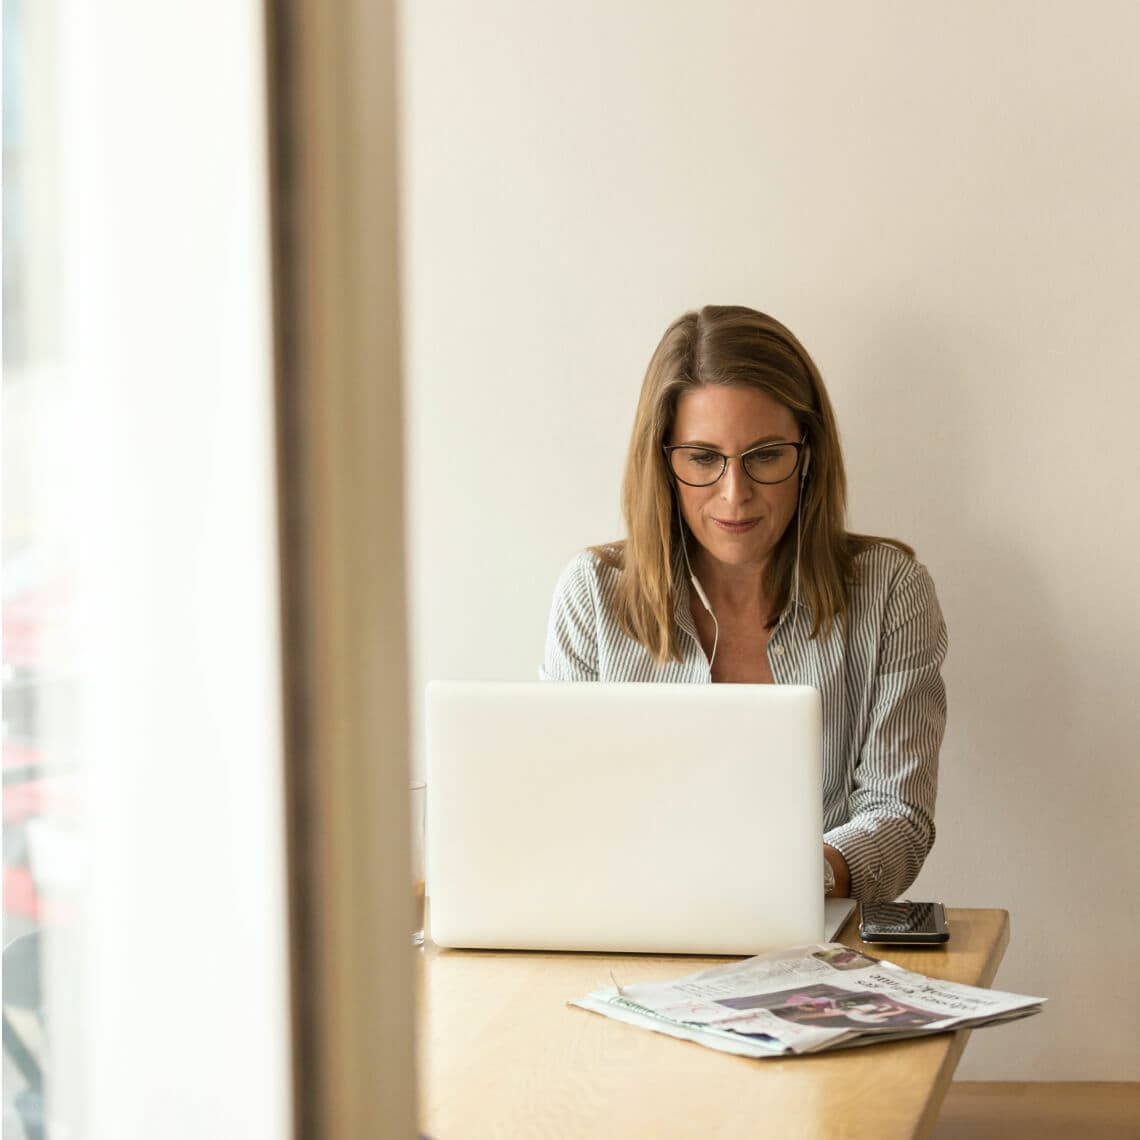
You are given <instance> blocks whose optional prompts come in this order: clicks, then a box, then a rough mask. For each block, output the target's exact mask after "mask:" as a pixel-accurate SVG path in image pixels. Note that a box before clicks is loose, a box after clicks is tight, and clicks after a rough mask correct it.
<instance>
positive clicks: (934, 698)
mask: <svg viewBox="0 0 1140 1140" xmlns="http://www.w3.org/2000/svg"><path fill="white" fill-rule="evenodd" d="M854 566H855V578H854V581H853V584H852V592H851V608H850V610H849V611H848V614H847V620H846V621H845V622H843V623H840V622H835V623H834V624H833V626H832V630H831V633H830V634H829V635H828V636H826V637H823V636H821V637H819V638H817V639H815V640H812V638H811V637H810V636H809V634H810V632H811V614H810V611H809V609H808V607H807V605H806V604H805V603H803V602H801V603H799V606H798V607H797V606H796V604H795V603H792V602H789V604H788V606H787V608H786V609H785V610H784V612H783V614H782V615H781V616H780V620H779V621H778V622H777V624H776V626H775V628H774V629H773V630H772V631H771V637H770V640H769V642H768V664H769V666H770V667H771V670H772V676H773V678H774V679H775V681H776V683H777V684H781V685H790V684H801V685H813V686H814V687H815V688H817V689H818V690H819V691H820V694H821V696H822V698H823V702H822V703H823V826H824V836H823V839H824V842H825V843H828V844H830V845H831V846H832V847H834V848H835V849H836V850H837V851H839V853H840V854H841V855H842V856H843V857H844V859H846V861H847V866H848V867H849V868H850V871H851V896H852V897H853V898H857V899H892V898H896V897H898V896H899V895H901V894H902V893H903V891H905V890H906V889H907V887H909V886H910V884H911V883H913V882H914V880H915V878H916V877H917V875H918V872H919V870H920V869H921V867H922V863H923V860H924V859H925V858H926V856H927V853H928V852H929V851H930V848H931V846H932V845H933V843H934V799H935V792H936V789H937V783H938V750H939V747H940V746H941V743H942V734H943V731H944V729H945V727H946V689H945V686H944V684H943V682H942V675H941V666H942V661H943V659H944V658H945V656H946V626H945V623H944V622H943V620H942V612H941V610H940V609H939V607H938V599H937V597H936V596H935V593H934V583H933V582H932V581H931V578H930V575H929V573H928V572H927V570H926V568H925V567H924V566H923V565H922V564H921V563H919V562H916V561H915V560H914V559H912V558H910V557H908V556H907V555H906V554H905V553H903V552H902V551H901V550H899V549H897V548H896V547H894V546H890V545H888V544H885V543H880V544H877V545H875V546H872V547H869V548H868V549H867V550H864V551H863V552H862V553H861V554H859V555H858V556H857V557H856V559H855V564H854ZM620 574H621V571H620V570H619V569H617V568H615V567H611V566H607V565H606V564H605V563H604V562H602V561H601V560H600V559H599V558H598V557H597V556H596V555H595V554H592V553H591V552H589V551H586V552H584V553H582V554H579V555H578V557H577V558H575V559H574V561H573V562H571V563H570V565H569V566H568V567H567V568H566V570H565V571H564V572H563V574H562V577H561V578H560V579H559V581H558V586H557V588H556V589H555V593H554V604H553V607H552V609H551V614H550V623H549V627H548V630H547V637H546V653H545V658H544V661H543V665H542V668H541V670H540V671H539V676H540V677H542V678H543V680H551V681H670V682H689V683H692V684H709V683H711V681H712V672H711V669H710V667H709V661H708V658H707V656H706V655H705V652H704V650H703V648H702V647H701V643H700V640H699V639H698V637H697V631H696V627H695V625H694V624H693V618H692V613H691V610H690V608H689V587H688V584H687V582H686V581H685V579H684V576H683V575H680V574H678V575H676V581H677V582H678V583H679V585H678V587H677V592H676V594H675V604H674V616H675V619H676V622H677V628H678V634H679V638H678V640H679V643H680V649H681V653H682V656H683V660H682V661H680V662H677V661H673V660H668V661H664V662H659V661H655V660H654V659H653V656H652V654H651V653H650V652H649V651H648V650H647V649H646V648H645V647H644V646H643V645H641V644H640V643H639V642H637V641H635V640H634V639H633V638H631V637H629V636H628V635H627V634H625V633H623V632H622V630H621V628H620V627H619V626H618V623H617V620H616V617H615V614H614V605H613V597H614V587H615V585H616V583H617V580H618V577H619V575H620Z"/></svg>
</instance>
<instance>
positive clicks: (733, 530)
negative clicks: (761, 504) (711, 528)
mask: <svg viewBox="0 0 1140 1140" xmlns="http://www.w3.org/2000/svg"><path fill="white" fill-rule="evenodd" d="M759 521H760V520H759V519H717V518H714V519H713V522H714V523H715V524H716V525H717V526H718V527H720V529H721V530H723V531H725V532H726V533H728V534H744V533H745V532H746V531H750V530H751V529H752V528H753V527H754V526H756V524H757V523H758V522H759Z"/></svg>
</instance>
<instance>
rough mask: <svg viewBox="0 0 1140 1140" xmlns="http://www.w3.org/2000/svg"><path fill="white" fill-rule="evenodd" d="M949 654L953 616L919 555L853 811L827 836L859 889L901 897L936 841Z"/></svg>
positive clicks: (895, 616)
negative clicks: (948, 619)
mask: <svg viewBox="0 0 1140 1140" xmlns="http://www.w3.org/2000/svg"><path fill="white" fill-rule="evenodd" d="M945 656H946V625H945V623H944V622H943V620H942V611H941V609H940V608H939V606H938V598H937V596H936V595H935V592H934V583H933V582H932V581H931V579H930V575H929V574H928V573H927V571H926V568H925V567H924V566H922V565H921V564H920V563H918V562H912V563H910V564H909V566H908V567H907V569H906V571H905V572H904V573H903V574H902V575H901V576H900V579H899V581H898V583H897V584H896V585H895V587H894V588H893V589H892V591H891V594H890V597H889V598H888V599H887V603H886V606H885V610H884V616H883V624H882V634H881V637H880V641H879V655H878V670H877V674H876V679H875V687H874V694H873V697H872V708H871V715H870V725H869V728H868V731H867V735H866V738H865V739H864V741H863V745H862V748H861V750H860V757H859V762H858V764H857V765H856V768H855V784H854V787H853V788H852V789H851V793H850V796H849V801H848V802H849V805H850V817H849V819H848V821H847V822H846V823H844V824H841V825H840V826H839V827H836V828H833V829H832V830H831V831H829V832H828V833H827V834H826V835H825V836H824V842H825V843H826V844H828V845H829V846H831V847H832V848H833V849H834V850H835V851H836V852H837V853H838V854H839V855H840V856H842V860H843V862H844V863H845V864H846V867H847V869H848V871H849V873H850V882H849V885H848V890H849V893H850V897H852V898H859V899H893V898H897V897H898V896H899V895H901V894H902V893H903V892H904V891H905V890H906V889H907V887H909V886H910V884H911V883H913V882H914V880H915V879H916V878H917V876H918V872H919V870H920V869H921V867H922V864H923V861H924V860H925V858H926V856H927V854H928V853H929V851H930V848H931V847H932V846H933V844H934V834H935V832H934V799H935V792H936V790H937V784H938V751H939V748H940V747H941V745H942V736H943V733H944V731H945V728H946V688H945V685H944V684H943V682H942V674H941V668H942V662H943V659H944V658H945ZM836 876H837V878H838V876H839V870H838V868H837V870H836ZM837 893H838V884H837Z"/></svg>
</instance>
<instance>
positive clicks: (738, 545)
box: [666, 384, 801, 567]
mask: <svg viewBox="0 0 1140 1140" xmlns="http://www.w3.org/2000/svg"><path fill="white" fill-rule="evenodd" d="M799 438H800V432H799V430H798V428H797V426H796V420H795V417H794V416H793V415H792V413H791V412H790V411H789V410H788V408H786V407H785V406H784V405H783V404H781V403H779V402H778V401H776V400H774V399H772V397H771V396H768V395H767V394H765V393H764V392H760V391H758V390H757V389H755V388H743V387H741V388H730V387H726V386H724V385H721V384H706V385H702V386H700V387H697V388H690V389H689V390H688V391H687V392H685V393H684V394H683V395H682V396H681V397H680V399H679V400H678V401H677V414H676V417H675V419H674V421H673V430H672V432H671V433H670V437H669V439H667V440H666V442H667V443H670V444H695V445H698V446H701V447H708V448H710V449H712V450H714V451H720V452H723V453H724V454H725V455H740V454H742V453H743V452H746V451H750V450H751V449H752V448H754V447H759V446H760V445H761V444H765V443H797V442H799ZM800 470H801V468H797V469H796V473H795V474H794V475H793V476H792V477H791V478H790V479H786V480H785V481H784V482H783V483H771V484H765V483H757V482H755V481H754V480H752V479H751V478H749V477H748V475H746V474H745V473H744V468H743V466H741V462H740V460H739V459H730V460H729V462H728V467H727V468H726V470H725V472H724V474H723V475H722V476H721V477H720V479H719V480H718V481H717V482H716V483H713V484H712V486H711V487H690V486H687V485H686V484H684V483H681V482H675V484H674V486H675V487H676V488H677V494H678V495H679V497H680V502H681V513H682V515H683V516H684V519H685V522H686V523H688V525H689V529H690V530H691V531H692V532H693V537H694V538H696V540H697V542H699V543H700V544H701V546H702V547H703V548H704V549H705V551H706V552H707V553H708V554H709V555H710V556H711V557H712V558H714V559H716V561H718V562H721V563H723V564H725V565H726V566H740V567H744V566H756V567H760V566H763V565H764V564H765V563H766V562H767V561H768V558H769V556H770V555H771V553H772V550H773V549H774V548H775V546H776V544H777V543H778V542H779V541H780V538H781V537H782V535H783V533H784V531H785V530H786V529H787V526H788V523H789V522H791V520H792V518H793V517H794V515H795V513H796V495H797V490H798V487H799V481H800Z"/></svg>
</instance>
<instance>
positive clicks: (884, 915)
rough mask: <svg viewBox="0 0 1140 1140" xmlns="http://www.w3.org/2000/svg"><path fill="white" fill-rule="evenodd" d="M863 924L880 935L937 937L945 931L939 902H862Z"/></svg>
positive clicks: (944, 921) (943, 914)
mask: <svg viewBox="0 0 1140 1140" xmlns="http://www.w3.org/2000/svg"><path fill="white" fill-rule="evenodd" d="M862 919H863V921H862V925H863V927H864V928H865V929H867V930H871V929H873V930H875V932H876V933H879V934H939V933H941V932H943V931H944V930H945V929H946V915H945V912H944V911H943V909H942V904H941V903H931V902H892V903H887V902H869V903H863V907H862Z"/></svg>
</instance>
